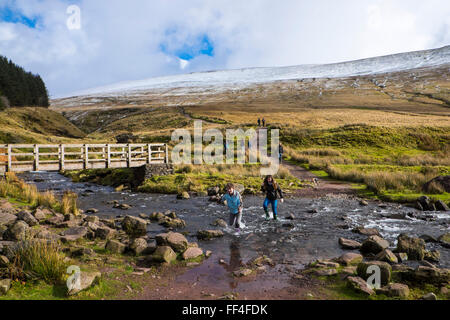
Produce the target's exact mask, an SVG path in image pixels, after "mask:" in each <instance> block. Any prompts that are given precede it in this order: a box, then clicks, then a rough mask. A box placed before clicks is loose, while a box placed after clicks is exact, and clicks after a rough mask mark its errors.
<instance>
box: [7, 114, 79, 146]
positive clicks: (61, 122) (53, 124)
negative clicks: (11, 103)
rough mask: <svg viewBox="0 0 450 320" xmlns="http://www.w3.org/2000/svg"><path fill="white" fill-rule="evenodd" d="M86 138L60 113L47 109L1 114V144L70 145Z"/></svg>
mask: <svg viewBox="0 0 450 320" xmlns="http://www.w3.org/2000/svg"><path fill="white" fill-rule="evenodd" d="M85 136H86V134H85V133H84V132H82V131H81V130H80V129H78V128H77V127H76V126H75V125H74V124H72V123H71V122H69V121H68V120H67V119H66V118H64V117H63V116H62V115H61V114H60V113H57V112H54V111H51V110H48V109H45V108H32V107H25V108H8V109H6V110H4V111H1V112H0V143H49V142H50V143H59V142H67V143H68V142H72V141H76V140H78V139H81V138H84V137H85Z"/></svg>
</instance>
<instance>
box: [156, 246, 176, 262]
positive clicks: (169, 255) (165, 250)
mask: <svg viewBox="0 0 450 320" xmlns="http://www.w3.org/2000/svg"><path fill="white" fill-rule="evenodd" d="M151 258H152V261H156V262H167V263H170V262H172V261H175V260H176V259H177V254H176V253H175V251H173V249H172V248H171V247H169V246H160V247H157V248H156V250H155V252H153V254H152V256H151Z"/></svg>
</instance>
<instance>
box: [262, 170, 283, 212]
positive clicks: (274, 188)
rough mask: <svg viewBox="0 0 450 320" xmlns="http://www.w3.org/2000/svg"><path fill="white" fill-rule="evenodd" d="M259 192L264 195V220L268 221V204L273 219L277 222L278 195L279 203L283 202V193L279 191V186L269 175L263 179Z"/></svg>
mask: <svg viewBox="0 0 450 320" xmlns="http://www.w3.org/2000/svg"><path fill="white" fill-rule="evenodd" d="M261 191H262V192H264V193H265V194H266V199H264V203H263V208H264V212H265V213H266V220H269V219H270V215H269V204H271V205H272V211H273V219H274V220H277V219H278V211H277V204H278V195H280V198H281V202H283V201H284V199H283V198H284V197H283V191H281V188H280V186H279V185H278V184H277V183H276V182H275V180H274V179H273V177H272V176H271V175H268V176H266V178H265V179H264V182H263V184H262V185H261Z"/></svg>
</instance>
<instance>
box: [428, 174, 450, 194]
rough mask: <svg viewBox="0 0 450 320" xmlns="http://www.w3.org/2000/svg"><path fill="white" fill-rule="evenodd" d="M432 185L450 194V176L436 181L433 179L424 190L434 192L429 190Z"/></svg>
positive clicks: (441, 177)
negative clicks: (436, 185)
mask: <svg viewBox="0 0 450 320" xmlns="http://www.w3.org/2000/svg"><path fill="white" fill-rule="evenodd" d="M431 184H438V185H440V186H441V187H442V189H444V190H445V192H450V175H447V176H439V177H436V178H434V179H431V180H430V181H428V182H427V183H425V184H424V185H423V190H424V191H426V192H429V191H432V190H429V189H430V186H431Z"/></svg>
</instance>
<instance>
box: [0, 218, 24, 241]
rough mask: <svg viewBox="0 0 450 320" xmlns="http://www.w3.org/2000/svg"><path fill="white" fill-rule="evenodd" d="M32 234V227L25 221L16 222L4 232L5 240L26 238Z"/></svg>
mask: <svg viewBox="0 0 450 320" xmlns="http://www.w3.org/2000/svg"><path fill="white" fill-rule="evenodd" d="M29 234H30V227H29V226H28V224H27V223H26V222H25V221H22V220H19V221H16V222H14V223H13V224H12V225H11V226H10V227H9V228H8V230H6V231H5V233H4V234H3V238H4V239H5V240H12V241H19V240H25V239H26V238H27V236H29Z"/></svg>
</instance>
